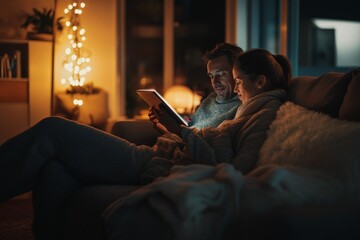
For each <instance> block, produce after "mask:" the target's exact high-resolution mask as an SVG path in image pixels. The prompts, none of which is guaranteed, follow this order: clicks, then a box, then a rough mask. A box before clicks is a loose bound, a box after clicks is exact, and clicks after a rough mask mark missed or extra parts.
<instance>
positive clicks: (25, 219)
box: [0, 193, 34, 240]
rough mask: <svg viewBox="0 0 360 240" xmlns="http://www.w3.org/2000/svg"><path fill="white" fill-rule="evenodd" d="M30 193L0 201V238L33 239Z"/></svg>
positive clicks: (14, 239) (4, 239) (3, 239)
mask: <svg viewBox="0 0 360 240" xmlns="http://www.w3.org/2000/svg"><path fill="white" fill-rule="evenodd" d="M32 217H33V211H32V202H31V193H28V194H25V195H22V196H20V197H17V198H14V199H10V200H8V201H6V202H4V203H0V239H1V240H33V239H34V236H33V234H32V231H31V222H32Z"/></svg>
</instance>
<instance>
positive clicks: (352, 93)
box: [339, 68, 360, 122]
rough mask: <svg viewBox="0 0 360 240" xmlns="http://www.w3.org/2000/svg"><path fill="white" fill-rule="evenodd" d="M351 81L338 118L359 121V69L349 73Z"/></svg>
mask: <svg viewBox="0 0 360 240" xmlns="http://www.w3.org/2000/svg"><path fill="white" fill-rule="evenodd" d="M350 74H351V77H352V80H351V82H350V84H349V86H348V88H347V92H346V95H345V97H344V101H343V103H342V105H341V107H340V111H339V118H340V119H343V120H349V121H358V122H359V121H360V94H359V93H360V68H358V69H355V70H353V71H351V73H350Z"/></svg>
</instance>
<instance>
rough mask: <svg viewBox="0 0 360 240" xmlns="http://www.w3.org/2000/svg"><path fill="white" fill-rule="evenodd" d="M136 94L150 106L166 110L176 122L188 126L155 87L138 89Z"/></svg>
mask: <svg viewBox="0 0 360 240" xmlns="http://www.w3.org/2000/svg"><path fill="white" fill-rule="evenodd" d="M136 92H137V94H139V95H140V97H141V98H142V99H144V101H145V102H146V103H147V104H148V105H149V106H150V107H155V109H157V110H162V111H163V110H166V111H167V112H168V113H169V115H171V116H172V117H173V118H174V120H175V121H176V122H177V123H178V124H182V125H185V126H188V122H187V121H186V120H185V119H184V118H183V117H182V116H181V115H180V114H178V113H177V112H176V110H175V109H174V108H173V107H172V106H171V105H170V104H169V103H168V102H167V101H166V100H165V98H163V96H161V95H160V93H158V92H157V91H156V90H155V89H138V90H136ZM161 106H163V107H161Z"/></svg>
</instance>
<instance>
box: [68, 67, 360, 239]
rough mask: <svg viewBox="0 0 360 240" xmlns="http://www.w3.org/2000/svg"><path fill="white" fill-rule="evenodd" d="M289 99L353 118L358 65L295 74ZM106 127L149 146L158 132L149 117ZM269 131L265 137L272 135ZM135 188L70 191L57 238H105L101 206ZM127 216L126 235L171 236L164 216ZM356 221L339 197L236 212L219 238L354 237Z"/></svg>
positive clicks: (358, 215) (359, 93)
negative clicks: (326, 201) (241, 213)
mask: <svg viewBox="0 0 360 240" xmlns="http://www.w3.org/2000/svg"><path fill="white" fill-rule="evenodd" d="M289 101H290V102H292V103H295V104H296V105H300V106H302V107H305V108H306V109H308V110H311V111H314V112H318V113H320V114H322V115H324V114H325V115H327V116H329V117H331V118H332V119H338V120H339V121H341V122H359V121H360V68H357V69H353V70H352V71H349V72H347V73H337V72H328V73H325V74H323V75H321V76H300V77H295V78H293V79H292V80H291V82H290V87H289ZM300 124H301V123H300ZM111 131H112V134H114V135H117V136H120V137H124V138H127V139H129V140H130V141H132V142H134V143H136V144H146V145H152V144H154V142H155V139H156V137H157V136H158V133H157V132H156V131H155V130H154V129H153V128H152V125H151V123H150V122H149V121H119V122H116V123H115V124H114V125H113V127H112V130H111ZM274 132H275V133H276V131H275V130H273V134H272V135H271V134H269V138H270V137H271V138H274V137H275V136H274ZM137 133H141V134H137ZM319 141H321V139H320V140H319ZM271 142H272V139H267V141H266V144H264V145H266V146H265V148H266V147H267V148H269V144H271ZM324 148H326V146H324ZM359 148H360V145H359ZM267 150H269V149H267ZM263 151H264V152H265V151H266V149H265V150H264V149H263ZM358 157H359V160H360V155H358ZM359 185H360V183H359ZM139 187H141V186H119V185H91V186H85V187H83V188H81V189H80V190H78V191H76V193H75V194H73V195H72V196H71V197H70V198H69V199H68V200H67V202H66V206H65V209H64V211H63V226H62V233H61V234H62V237H63V239H87V240H90V239H94V240H95V239H97V240H100V239H105V235H104V226H103V224H104V219H103V218H102V216H103V215H102V214H103V212H104V210H105V209H106V208H108V206H109V205H111V204H112V203H113V202H114V201H116V200H118V199H121V198H122V197H124V196H127V195H128V194H129V193H131V192H133V191H135V190H136V189H138V188H139ZM127 217H128V219H129V223H131V222H133V223H135V225H136V226H130V225H129V228H133V229H132V232H133V235H132V238H131V239H143V238H148V239H173V237H172V232H171V230H170V228H169V225H168V223H167V222H166V219H159V217H158V216H156V215H154V214H152V213H151V209H148V208H146V207H139V208H137V209H133V210H132V211H131V212H130V214H129V213H127ZM358 222H360V204H359V203H358V201H355V200H354V199H351V198H343V199H338V200H337V201H336V202H331V203H329V204H310V205H306V206H301V207H288V206H287V207H281V206H280V207H278V208H277V209H276V211H270V212H266V213H265V214H254V213H250V214H247V215H246V216H240V217H238V218H237V220H236V221H233V222H232V224H229V226H228V228H227V230H226V231H225V233H224V236H223V237H222V239H241V238H242V239H260V238H270V239H273V238H276V239H359V237H360V233H359V231H358V230H357V225H358ZM209 231H211V230H210V229H209ZM151 236H154V237H151ZM126 239H127V238H126Z"/></svg>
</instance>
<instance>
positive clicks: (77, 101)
mask: <svg viewBox="0 0 360 240" xmlns="http://www.w3.org/2000/svg"><path fill="white" fill-rule="evenodd" d="M83 103H84V101H83V100H82V99H74V100H73V104H74V105H76V106H81V105H83Z"/></svg>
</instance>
